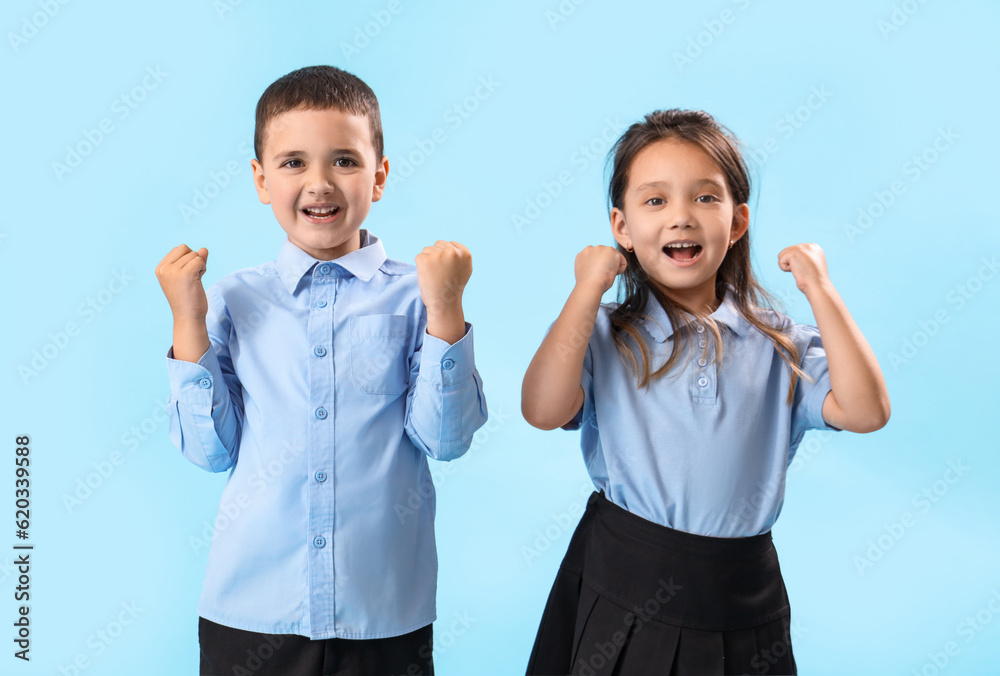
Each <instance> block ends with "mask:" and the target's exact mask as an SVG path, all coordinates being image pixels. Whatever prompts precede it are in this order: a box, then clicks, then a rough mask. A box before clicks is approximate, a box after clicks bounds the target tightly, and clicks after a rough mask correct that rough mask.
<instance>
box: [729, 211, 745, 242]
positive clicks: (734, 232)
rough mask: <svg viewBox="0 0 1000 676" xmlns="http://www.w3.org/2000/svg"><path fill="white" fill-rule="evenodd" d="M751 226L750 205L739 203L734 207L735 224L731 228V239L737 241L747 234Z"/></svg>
mask: <svg viewBox="0 0 1000 676" xmlns="http://www.w3.org/2000/svg"><path fill="white" fill-rule="evenodd" d="M749 227H750V207H748V206H747V205H746V204H737V205H736V208H735V209H733V225H732V226H731V227H730V229H729V241H730V242H735V241H737V240H738V239H739V238H740V237H742V236H743V235H745V234H746V232H747V228H749Z"/></svg>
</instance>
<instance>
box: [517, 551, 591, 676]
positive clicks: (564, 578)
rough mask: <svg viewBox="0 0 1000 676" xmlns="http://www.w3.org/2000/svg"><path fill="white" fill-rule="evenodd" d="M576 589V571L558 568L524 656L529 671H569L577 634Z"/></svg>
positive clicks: (578, 589) (577, 585) (577, 598)
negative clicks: (533, 639)
mask: <svg viewBox="0 0 1000 676" xmlns="http://www.w3.org/2000/svg"><path fill="white" fill-rule="evenodd" d="M580 593H581V587H580V575H579V573H573V572H571V571H567V570H565V569H563V568H560V569H559V572H558V573H557V574H556V581H555V582H554V583H553V584H552V591H550V592H549V599H548V601H547V602H546V603H545V610H544V611H543V612H542V622H541V624H540V625H539V627H538V635H537V637H536V638H535V645H534V647H533V648H532V650H531V657H530V658H528V673H529V674H568V673H569V665H570V664H571V663H572V658H573V651H574V650H576V646H577V643H578V642H579V638H580V634H579V633H577V632H576V631H575V629H574V627H575V625H576V622H577V617H578V616H579V613H578V612H577V611H578V609H579V606H580V604H579V600H580Z"/></svg>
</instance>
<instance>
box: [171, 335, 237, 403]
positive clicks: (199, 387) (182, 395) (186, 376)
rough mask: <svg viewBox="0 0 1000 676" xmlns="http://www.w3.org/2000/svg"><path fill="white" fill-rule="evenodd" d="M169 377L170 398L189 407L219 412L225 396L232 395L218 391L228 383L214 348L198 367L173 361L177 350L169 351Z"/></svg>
mask: <svg viewBox="0 0 1000 676" xmlns="http://www.w3.org/2000/svg"><path fill="white" fill-rule="evenodd" d="M167 377H168V378H169V379H170V398H171V400H173V401H178V402H180V403H182V404H187V405H188V406H210V407H212V408H217V407H219V406H221V405H222V404H223V399H222V398H223V396H227V395H228V394H229V390H228V388H227V387H215V384H216V383H222V384H224V383H225V378H223V375H222V368H221V367H220V366H219V358H218V357H217V356H216V354H215V350H214V349H212V347H211V346H209V348H208V349H207V350H206V351H205V354H203V355H201V358H199V359H198V361H197V363H195V362H189V361H184V360H182V359H174V347H173V345H171V346H170V349H169V350H167Z"/></svg>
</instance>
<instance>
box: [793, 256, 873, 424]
mask: <svg viewBox="0 0 1000 676" xmlns="http://www.w3.org/2000/svg"><path fill="white" fill-rule="evenodd" d="M778 265H780V266H781V269H782V270H786V271H789V272H791V273H792V274H793V275H794V276H795V283H796V285H797V286H798V287H799V290H800V291H801V292H802V293H804V294H805V295H806V298H807V299H808V300H809V305H811V306H812V310H813V315H814V316H815V317H816V327H817V328H818V329H819V335H820V337H821V338H822V339H823V348H824V349H825V350H826V360H827V364H828V366H829V368H830V394H828V395H827V396H826V399H825V400H824V401H823V420H825V421H826V422H827V423H828V424H830V425H833V426H834V427H838V428H840V429H842V430H848V431H849V432H862V433H864V432H874V431H875V430H877V429H880V428H882V427H883V426H885V424H886V423H887V422H888V421H889V393H888V391H887V390H886V387H885V379H884V378H883V377H882V369H880V368H879V365H878V360H876V359H875V353H874V352H872V348H871V347H870V346H869V345H868V341H867V340H865V337H864V335H862V333H861V329H859V328H858V325H857V324H856V323H854V319H853V318H852V317H851V313H850V312H848V311H847V306H846V305H844V301H843V300H842V299H841V297H840V294H839V293H837V289H836V288H834V286H833V283H832V282H831V281H830V276H829V274H828V273H827V270H826V256H824V255H823V250H822V249H821V248H820V247H819V246H817V245H816V244H796V245H795V246H790V247H788V248H787V249H784V250H783V251H782V252H781V253H780V254H778Z"/></svg>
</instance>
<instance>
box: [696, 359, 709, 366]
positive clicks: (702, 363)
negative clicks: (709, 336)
mask: <svg viewBox="0 0 1000 676" xmlns="http://www.w3.org/2000/svg"><path fill="white" fill-rule="evenodd" d="M707 363H708V360H707V359H705V358H704V357H698V366H704V365H705V364H707Z"/></svg>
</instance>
